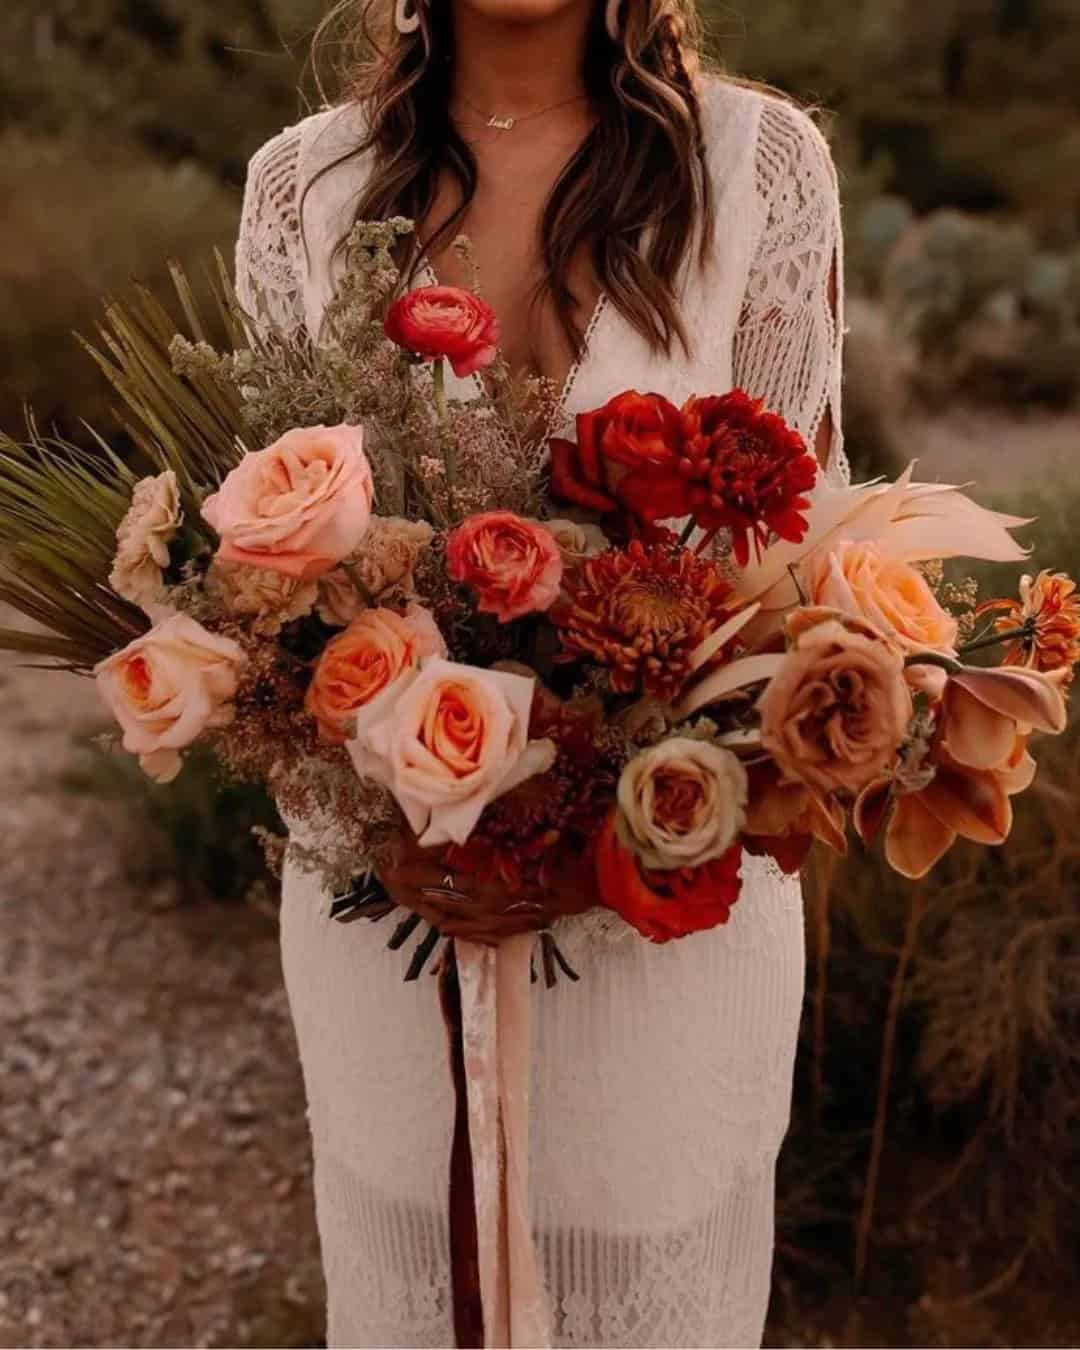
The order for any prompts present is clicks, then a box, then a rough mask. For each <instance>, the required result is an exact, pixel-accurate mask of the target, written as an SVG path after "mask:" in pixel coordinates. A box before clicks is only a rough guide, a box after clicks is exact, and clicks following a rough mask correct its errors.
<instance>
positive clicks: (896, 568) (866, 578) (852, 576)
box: [803, 540, 958, 655]
mask: <svg viewBox="0 0 1080 1350" xmlns="http://www.w3.org/2000/svg"><path fill="white" fill-rule="evenodd" d="M803 581H804V583H805V585H806V587H807V589H808V590H809V592H810V601H811V603H812V604H815V605H823V606H827V607H831V608H833V609H838V610H841V611H842V612H843V613H845V614H853V615H857V616H859V617H861V618H863V619H866V621H867V622H868V623H870V624H872V625H873V627H874V628H876V629H877V630H878V631H879V632H880V633H883V634H884V635H885V636H886V637H888V638H891V639H892V640H893V641H894V642H896V643H897V644H898V645H899V646H900V647H901V648H902V649H903V650H904V651H905V652H915V651H919V652H925V651H935V652H944V653H946V654H948V655H952V653H953V651H954V650H955V647H956V636H957V630H958V625H957V622H956V620H955V619H954V618H953V617H952V615H951V614H948V613H947V612H946V611H945V610H944V609H942V607H941V605H940V604H938V601H937V599H936V597H935V595H934V592H933V591H932V590H931V589H930V587H929V585H928V584H927V581H926V578H925V577H924V576H923V575H922V573H921V572H919V571H917V570H916V568H914V567H912V566H911V564H910V563H905V562H900V561H898V560H897V559H896V558H890V557H888V556H887V555H885V554H883V553H882V552H881V550H880V549H879V548H878V547H877V545H876V544H870V543H862V542H853V541H850V540H843V541H841V542H839V543H837V544H835V545H834V546H833V547H832V548H831V549H830V550H829V551H828V552H821V553H818V554H815V555H814V557H812V558H811V559H809V560H808V562H807V564H806V566H805V569H804V572H803Z"/></svg>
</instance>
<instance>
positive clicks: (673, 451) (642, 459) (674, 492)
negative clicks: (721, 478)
mask: <svg viewBox="0 0 1080 1350" xmlns="http://www.w3.org/2000/svg"><path fill="white" fill-rule="evenodd" d="M577 434H578V443H577V445H574V443H573V442H572V441H564V440H553V441H552V442H551V490H552V492H553V494H554V495H555V496H556V497H560V498H562V499H563V500H564V501H569V502H574V503H575V504H576V505H578V506H584V507H586V508H587V509H588V510H591V511H600V512H605V513H606V512H610V511H614V510H616V509H617V506H618V502H620V501H624V500H625V494H626V492H627V489H628V488H629V490H630V492H631V494H632V495H636V491H637V489H644V492H645V495H646V496H649V497H652V496H653V494H654V493H656V492H657V491H658V490H659V492H660V494H661V497H660V500H659V502H658V505H659V506H660V507H661V508H662V509H660V510H659V512H658V513H657V514H655V515H653V517H652V519H654V520H657V519H662V518H666V517H670V516H676V515H679V514H680V507H683V508H684V504H685V499H686V488H685V486H684V484H683V482H682V480H681V479H680V478H679V476H678V471H677V466H678V462H679V447H680V439H681V426H680V420H679V410H678V408H676V407H675V405H674V404H673V403H669V402H668V400H667V399H666V398H664V397H663V396H662V395H660V394H639V393H638V392H637V391H636V390H634V389H631V390H628V391H627V392H626V393H624V394H618V395H617V396H616V397H615V398H613V399H611V401H610V402H609V403H605V404H604V406H603V407H602V408H597V409H596V410H595V411H593V412H586V413H580V414H579V416H578V419H577ZM669 508H670V509H669ZM681 514H685V509H683V510H682V511H681Z"/></svg>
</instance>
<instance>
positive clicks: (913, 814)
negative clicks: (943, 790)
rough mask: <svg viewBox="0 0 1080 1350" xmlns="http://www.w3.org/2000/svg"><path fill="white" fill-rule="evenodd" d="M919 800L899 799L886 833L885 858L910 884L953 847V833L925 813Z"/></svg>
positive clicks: (918, 798)
mask: <svg viewBox="0 0 1080 1350" xmlns="http://www.w3.org/2000/svg"><path fill="white" fill-rule="evenodd" d="M920 797H921V794H908V795H905V796H902V797H898V798H897V799H896V807H895V809H894V811H893V813H892V816H891V817H890V819H889V827H888V829H887V830H886V831H885V858H886V860H887V861H888V864H889V866H890V867H891V868H892V869H893V871H894V872H899V873H900V875H901V876H902V877H907V878H908V880H909V881H918V880H919V879H920V877H924V876H926V874H927V873H928V872H929V871H930V870H931V868H932V867H934V866H935V864H937V863H938V862H940V860H941V859H942V858H943V857H944V856H945V854H946V853H948V851H949V849H951V848H952V846H953V844H955V843H956V831H955V830H951V829H949V827H948V826H947V825H945V824H944V823H943V822H942V821H940V820H939V819H938V818H937V816H935V815H934V814H933V813H932V812H931V811H928V810H927V808H926V807H925V806H924V805H923V803H922V801H921V800H920Z"/></svg>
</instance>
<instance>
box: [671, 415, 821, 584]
mask: <svg viewBox="0 0 1080 1350" xmlns="http://www.w3.org/2000/svg"><path fill="white" fill-rule="evenodd" d="M682 416H683V432H684V441H683V455H682V459H681V460H680V461H679V472H680V473H681V474H682V476H683V479H684V480H685V482H686V484H687V487H688V489H689V499H690V501H689V505H690V513H691V514H692V515H693V517H694V520H695V521H696V522H697V524H698V525H699V526H700V527H701V528H702V529H703V530H707V531H710V532H715V531H717V530H722V529H729V530H730V531H731V534H732V544H733V547H734V549H735V557H736V560H737V561H738V563H739V565H740V566H742V567H745V566H746V564H747V562H748V561H749V558H750V540H751V539H753V541H754V544H755V546H756V547H757V549H758V551H759V552H760V550H761V549H763V548H764V547H765V545H766V544H767V543H768V541H769V535H770V533H772V534H775V535H778V536H779V537H780V538H781V539H786V540H788V541H789V542H790V543H793V544H798V543H801V542H802V540H803V539H804V538H805V536H806V529H807V524H806V518H805V516H804V515H803V514H802V513H803V512H804V511H805V510H806V509H807V507H808V506H809V505H810V503H809V501H808V500H807V499H806V497H805V496H804V494H805V493H807V492H809V491H810V489H811V488H812V487H813V486H814V484H815V482H816V481H817V473H818V464H817V460H816V459H815V457H814V456H813V455H812V454H811V453H810V451H809V450H808V449H807V445H806V442H805V441H804V440H803V438H802V437H801V436H800V435H799V434H798V432H797V431H794V430H793V429H792V428H791V427H789V426H788V424H787V423H786V422H785V421H784V420H783V418H781V417H777V416H776V415H775V414H774V413H770V412H766V411H765V410H764V404H763V403H762V402H761V400H759V399H753V398H750V397H749V395H747V394H745V393H743V391H742V390H741V389H736V390H735V391H734V392H733V393H730V394H725V395H724V396H723V397H722V398H692V399H690V400H689V401H688V402H687V403H686V404H685V405H684V406H683V410H682Z"/></svg>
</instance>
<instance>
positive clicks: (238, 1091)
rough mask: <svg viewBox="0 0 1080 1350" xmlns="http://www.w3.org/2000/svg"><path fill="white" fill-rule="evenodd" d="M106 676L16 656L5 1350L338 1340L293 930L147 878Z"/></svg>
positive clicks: (3, 976) (4, 1092)
mask: <svg viewBox="0 0 1080 1350" xmlns="http://www.w3.org/2000/svg"><path fill="white" fill-rule="evenodd" d="M101 721H102V719H101V714H100V710H99V709H98V707H97V704H96V695H95V693H94V690H93V688H92V687H91V686H90V685H89V684H88V683H86V682H80V681H77V680H75V679H73V678H72V677H69V676H64V675H51V676H49V675H44V674H42V673H41V672H37V671H27V670H20V669H17V668H16V667H15V666H14V664H13V663H12V662H11V661H10V660H9V659H8V658H6V657H0V764H2V765H3V774H2V775H0V841H2V844H0V850H2V851H0V915H2V917H0V925H2V926H0V933H2V935H3V936H2V940H0V1083H2V1085H3V1086H2V1089H0V1176H2V1177H3V1179H4V1180H3V1188H2V1192H0V1193H2V1200H0V1346H5V1347H10V1346H63V1345H81V1346H133V1347H134V1346H225V1345H229V1346H301V1345H314V1344H317V1343H318V1341H319V1338H320V1337H321V1335H322V1326H323V1310H322V1297H323V1295H322V1283H321V1275H320V1271H319V1265H318V1256H317V1247H316V1239H315V1232H314V1216H313V1213H312V1208H311V1200H310V1183H309V1158H308V1138H307V1125H306V1119H305V1114H304V1103H303V1090H302V1084H301V1080H300V1074H299V1066H298V1063H297V1058H296V1050H295V1044H294V1041H293V1036H292V1030H291V1026H290V1023H289V1016H288V1008H287V1005H286V1001H285V994H284V991H283V989H282V986H281V979H280V969H279V964H278V955H277V933H276V925H275V923H274V921H273V919H272V918H268V917H267V916H266V915H264V914H260V913H258V912H256V911H255V910H252V909H248V908H241V907H231V908H230V907H222V906H216V905H209V904H201V905H190V906H185V905H182V904H181V903H180V900H181V897H179V896H177V895H176V894H175V893H173V892H172V891H171V890H170V888H169V887H168V886H165V887H157V888H155V889H153V890H151V891H150V892H149V893H147V892H146V891H145V890H140V889H139V888H138V887H136V886H134V885H133V884H132V881H131V879H130V875H129V870H128V867H127V865H126V859H128V858H130V857H131V856H132V854H133V853H134V852H135V850H137V847H138V840H137V837H136V835H135V833H134V831H135V829H136V828H137V827H136V826H135V825H134V824H133V823H132V822H129V821H127V820H125V816H124V808H123V806H122V804H115V803H113V804H106V803H100V802H95V801H93V800H89V799H85V798H82V797H72V796H69V795H66V794H65V793H64V792H63V791H62V790H60V789H59V788H58V786H57V778H58V775H59V774H60V773H61V772H62V771H63V769H64V768H65V767H66V766H67V765H68V764H69V763H70V762H71V759H72V757H73V755H74V754H75V753H76V751H75V749H74V737H75V736H76V735H78V734H80V733H85V732H89V731H92V730H94V729H95V728H97V727H99V726H100V725H101Z"/></svg>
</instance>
